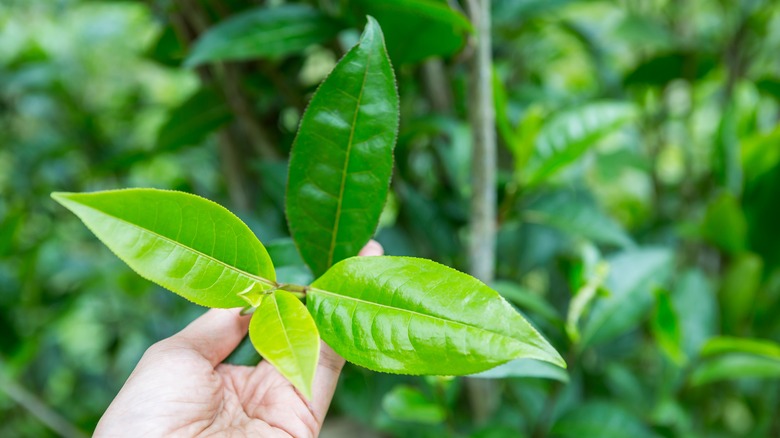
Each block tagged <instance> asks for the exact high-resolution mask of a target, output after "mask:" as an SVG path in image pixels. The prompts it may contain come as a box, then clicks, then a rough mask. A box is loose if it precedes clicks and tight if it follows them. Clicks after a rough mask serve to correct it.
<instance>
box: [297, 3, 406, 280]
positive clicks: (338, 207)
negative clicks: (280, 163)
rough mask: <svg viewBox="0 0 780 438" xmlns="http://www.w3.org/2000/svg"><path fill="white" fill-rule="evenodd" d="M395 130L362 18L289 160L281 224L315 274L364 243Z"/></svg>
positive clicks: (389, 84) (394, 112)
mask: <svg viewBox="0 0 780 438" xmlns="http://www.w3.org/2000/svg"><path fill="white" fill-rule="evenodd" d="M397 128H398V95H397V94H396V90H395V78H394V76H393V70H392V67H391V66H390V61H389V60H388V58H387V53H386V51H385V48H384V43H383V40H382V30H381V29H380V28H379V25H378V24H377V23H376V21H374V20H373V19H371V18H369V20H368V24H366V28H365V31H364V32H363V36H362V37H361V39H360V43H359V44H358V45H357V46H355V47H353V48H352V50H350V51H349V53H347V54H346V55H345V56H344V58H343V59H342V60H341V61H340V62H339V63H338V65H336V67H335V68H334V69H333V72H332V73H331V74H330V76H328V78H327V79H326V80H325V82H323V83H322V85H321V86H320V88H319V89H318V90H317V92H316V93H315V94H314V97H313V98H312V100H311V103H310V104H309V107H308V109H307V110H306V112H305V114H304V115H303V119H302V120H301V125H300V128H299V130H298V136H297V137H296V139H295V143H294V144H293V149H292V153H291V156H290V170H289V179H288V185H287V201H286V207H287V219H288V222H289V226H290V233H291V234H292V237H293V239H294V240H295V243H296V245H297V246H298V249H299V250H300V252H301V256H302V257H303V259H304V261H306V263H307V264H308V265H309V267H311V269H312V271H313V273H314V274H315V276H316V275H321V274H322V273H324V272H325V271H326V270H327V269H328V268H329V267H330V266H332V265H333V264H334V263H336V262H338V261H339V260H342V259H345V258H347V257H351V256H354V255H356V254H357V253H358V252H359V251H360V249H361V248H362V247H363V245H364V244H365V243H366V242H367V241H368V240H369V239H370V238H371V236H372V235H373V234H374V230H375V229H376V226H377V223H378V222H379V216H380V214H381V213H382V207H383V206H384V203H385V200H386V198H387V190H388V186H389V183H390V176H391V174H392V168H393V155H392V151H393V147H394V145H395V140H396V136H397Z"/></svg>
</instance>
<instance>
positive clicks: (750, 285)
mask: <svg viewBox="0 0 780 438" xmlns="http://www.w3.org/2000/svg"><path fill="white" fill-rule="evenodd" d="M763 271H764V261H763V260H762V259H761V257H760V256H758V255H756V254H753V253H742V254H739V255H738V256H736V257H734V258H733V259H732V260H731V263H730V264H729V266H728V268H727V269H726V270H725V272H724V273H723V277H722V279H721V284H720V303H721V309H722V314H723V325H724V326H725V327H726V328H727V329H734V328H737V327H739V326H740V324H742V323H743V322H744V321H746V320H747V319H748V318H749V317H750V316H751V314H752V310H753V309H754V307H755V305H756V297H757V296H758V295H759V294H758V292H759V290H760V287H761V280H762V277H763Z"/></svg>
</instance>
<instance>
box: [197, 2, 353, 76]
mask: <svg viewBox="0 0 780 438" xmlns="http://www.w3.org/2000/svg"><path fill="white" fill-rule="evenodd" d="M338 30H339V28H338V26H337V25H336V23H335V22H333V21H332V20H331V19H330V18H328V17H327V16H325V15H324V14H323V13H322V12H320V11H319V10H317V9H314V8H312V7H311V6H308V5H303V4H284V5H280V6H274V7H258V8H254V9H250V10H248V11H245V12H242V13H240V14H237V15H234V16H232V17H230V18H228V19H227V20H225V21H223V22H221V23H218V24H217V25H216V26H214V27H212V28H210V29H209V30H208V32H206V33H205V34H204V35H203V36H202V37H201V38H200V39H198V41H197V42H196V43H195V46H194V47H193V48H192V53H190V55H189V57H187V60H186V61H185V65H187V66H189V67H193V66H196V65H198V64H203V63H205V62H214V61H227V60H242V59H253V58H278V57H282V56H286V55H290V54H293V53H299V52H302V51H303V50H304V49H306V48H307V47H309V46H311V45H313V44H321V43H324V42H326V41H328V40H329V39H331V38H333V37H334V36H335V35H336V32H338Z"/></svg>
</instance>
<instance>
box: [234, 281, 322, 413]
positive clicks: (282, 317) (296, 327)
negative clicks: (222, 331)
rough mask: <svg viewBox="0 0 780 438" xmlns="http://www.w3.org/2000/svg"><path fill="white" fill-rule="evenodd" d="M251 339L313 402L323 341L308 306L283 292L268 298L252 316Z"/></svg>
mask: <svg viewBox="0 0 780 438" xmlns="http://www.w3.org/2000/svg"><path fill="white" fill-rule="evenodd" d="M249 338H250V339H251V340H252V345H254V346H255V348H256V349H257V352H258V353H260V355H261V356H263V359H265V360H267V361H268V362H270V363H271V364H272V365H273V366H274V367H276V369H277V371H279V373H281V374H282V375H283V376H284V377H286V378H287V380H289V381H290V383H292V384H293V385H294V386H295V387H296V388H298V390H299V391H301V393H302V394H303V395H304V396H305V397H306V398H307V399H309V400H311V395H312V394H311V391H312V385H313V384H314V371H315V370H316V369H317V361H318V360H319V358H320V337H319V334H318V333H317V326H316V325H314V321H313V320H312V318H311V315H309V312H308V311H307V310H306V306H304V305H303V303H301V301H300V300H299V299H298V298H296V297H295V296H293V295H292V294H291V293H289V292H285V291H283V290H277V291H275V292H274V293H272V294H270V295H264V296H263V298H262V301H261V302H260V306H259V307H258V308H257V310H256V311H255V313H254V315H252V321H251V322H250V324H249Z"/></svg>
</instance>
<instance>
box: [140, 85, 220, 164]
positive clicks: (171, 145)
mask: <svg viewBox="0 0 780 438" xmlns="http://www.w3.org/2000/svg"><path fill="white" fill-rule="evenodd" d="M231 120H233V113H232V112H231V111H230V108H229V107H228V105H227V104H226V103H225V100H224V99H223V98H222V96H220V95H219V93H217V91H215V90H214V89H212V88H201V89H200V90H198V91H197V92H196V93H195V94H193V95H192V96H190V98H189V99H187V100H185V101H184V102H183V103H182V104H181V105H180V106H178V107H177V108H174V109H173V110H172V111H171V113H170V114H169V115H168V120H166V121H165V123H164V124H163V125H162V127H160V130H159V131H158V132H157V141H156V144H155V149H156V150H157V151H174V150H177V149H180V148H182V147H185V146H193V145H197V144H199V143H201V142H203V140H205V139H206V138H207V137H208V136H209V135H210V134H211V133H213V132H214V131H216V130H217V129H219V128H220V127H222V126H224V125H225V124H227V123H228V122H230V121H231Z"/></svg>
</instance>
